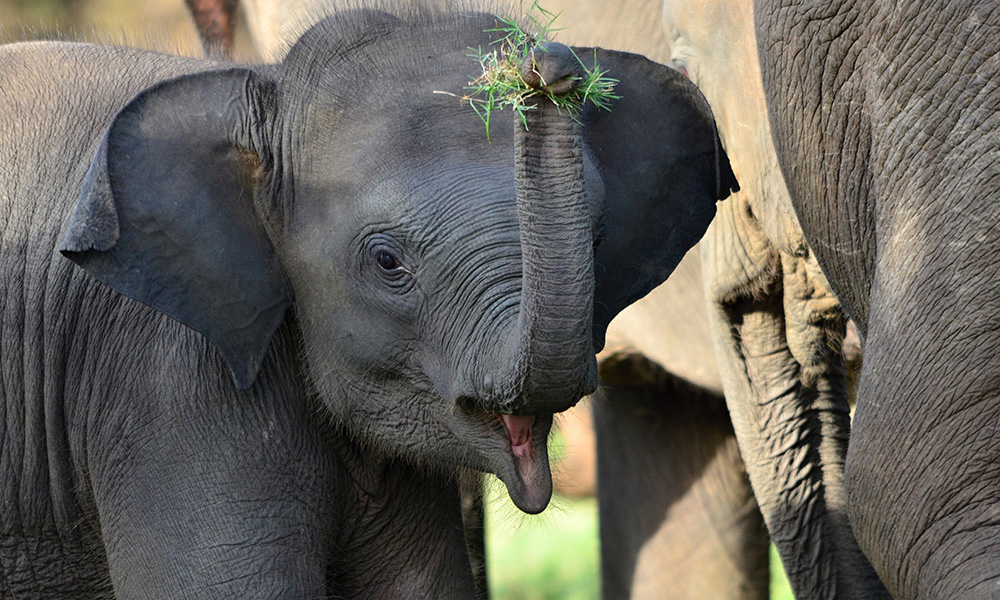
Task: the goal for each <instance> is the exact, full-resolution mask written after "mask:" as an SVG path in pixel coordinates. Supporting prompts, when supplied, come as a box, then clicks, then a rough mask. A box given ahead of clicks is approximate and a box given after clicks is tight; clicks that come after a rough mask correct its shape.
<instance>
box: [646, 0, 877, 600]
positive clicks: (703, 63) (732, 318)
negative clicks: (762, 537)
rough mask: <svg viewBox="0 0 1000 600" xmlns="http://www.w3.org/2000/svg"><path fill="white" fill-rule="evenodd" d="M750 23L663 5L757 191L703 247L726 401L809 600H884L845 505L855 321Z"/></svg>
mask: <svg viewBox="0 0 1000 600" xmlns="http://www.w3.org/2000/svg"><path fill="white" fill-rule="evenodd" d="M752 11H753V4H752V0H664V2H663V3H662V23H663V27H664V31H665V33H666V34H667V38H668V42H669V46H670V52H671V60H672V63H673V64H674V65H675V66H677V67H678V68H680V69H682V70H683V71H684V72H686V73H687V74H688V75H689V76H690V77H691V78H692V80H694V81H695V82H696V83H697V84H698V86H699V88H700V89H702V90H704V92H705V94H706V95H707V96H708V97H709V99H710V100H711V102H712V103H713V108H714V110H715V114H716V115H717V118H718V119H719V123H720V130H721V132H722V135H723V136H724V138H725V140H726V143H727V144H728V145H729V146H731V147H732V148H734V150H732V153H733V155H734V157H735V158H734V160H733V164H734V169H735V170H736V171H737V173H738V174H739V176H740V177H741V180H742V181H745V182H746V185H744V186H743V190H742V191H741V193H740V194H738V195H737V196H736V197H734V198H733V200H734V201H733V202H731V203H728V205H727V206H726V207H725V208H724V209H723V210H721V211H720V214H719V215H718V217H717V218H716V220H715V222H714V223H713V225H712V227H711V228H710V230H709V233H708V234H707V235H706V237H705V240H704V242H703V243H702V245H701V247H702V248H703V249H704V256H705V258H706V260H705V262H704V264H705V277H706V279H707V280H708V281H709V286H708V287H707V290H708V295H709V298H710V301H711V305H712V309H711V315H712V322H713V329H714V331H715V335H714V338H715V340H716V347H717V351H718V354H719V357H720V366H721V372H722V375H723V381H724V382H725V387H726V397H727V400H728V404H729V407H730V412H731V414H732V417H733V423H734V427H735V429H736V434H737V438H738V439H739V441H740V449H741V452H742V453H743V456H744V459H745V460H746V462H747V464H748V465H749V467H748V471H749V474H750V480H751V482H752V483H753V487H754V492H755V495H756V497H757V500H758V502H759V503H760V505H761V509H762V512H763V513H764V518H765V521H766V522H767V524H768V529H769V531H770V533H771V536H772V539H773V540H774V542H775V544H776V546H777V548H778V550H779V554H780V555H781V557H782V560H783V562H784V564H785V568H786V571H787V572H788V574H789V579H790V582H791V584H792V588H793V589H794V590H795V593H796V595H797V597H799V598H833V597H879V596H885V594H886V593H885V591H884V589H883V588H882V586H881V584H880V583H879V581H878V579H877V577H876V576H875V574H874V572H873V570H872V568H871V566H870V565H869V564H868V563H867V560H866V559H865V557H864V556H863V555H862V554H861V551H860V549H859V548H858V546H857V543H856V541H855V540H854V537H853V534H852V532H851V527H850V524H849V523H848V519H847V511H846V507H845V492H844V482H843V469H844V460H845V457H846V446H847V437H848V434H849V429H850V418H849V416H848V415H849V411H848V405H847V394H846V387H845V381H844V372H843V366H842V365H843V363H842V358H841V356H840V355H839V354H838V353H837V352H835V351H834V350H833V349H834V348H838V349H839V348H840V346H841V340H842V339H843V335H844V325H843V316H842V312H841V310H840V306H839V303H838V301H837V299H836V297H835V296H834V295H833V293H832V291H831V290H830V287H829V284H828V283H827V281H826V278H825V277H824V275H823V273H822V271H821V270H820V268H819V265H818V263H817V260H816V255H814V254H813V253H812V252H811V250H810V248H809V246H808V244H807V243H806V239H805V237H804V236H803V234H802V231H801V229H800V228H799V226H798V223H797V220H796V218H795V216H794V214H793V209H792V204H791V200H790V198H789V194H788V189H787V188H786V187H785V185H784V180H783V177H782V171H781V169H780V168H779V166H778V160H777V156H776V154H775V150H774V146H773V144H772V132H771V129H770V126H769V122H768V119H767V111H766V106H765V100H764V88H763V86H762V82H761V77H760V70H759V65H758V61H757V55H756V48H757V40H756V37H755V34H754V28H753V12H752Z"/></svg>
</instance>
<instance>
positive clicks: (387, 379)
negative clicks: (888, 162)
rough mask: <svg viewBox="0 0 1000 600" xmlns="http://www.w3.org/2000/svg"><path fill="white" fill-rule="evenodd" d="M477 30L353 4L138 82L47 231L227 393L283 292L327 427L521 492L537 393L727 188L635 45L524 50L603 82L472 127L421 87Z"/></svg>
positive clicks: (654, 280)
mask: <svg viewBox="0 0 1000 600" xmlns="http://www.w3.org/2000/svg"><path fill="white" fill-rule="evenodd" d="M495 28H496V22H495V17H492V16H489V15H481V14H480V15H469V14H466V15H450V16H449V15H433V14H428V15H425V16H424V17H417V18H414V19H412V20H410V21H402V20H399V19H397V18H394V17H391V16H388V15H385V14H383V13H377V12H371V11H354V12H349V13H343V14H340V15H336V16H334V17H331V18H329V19H327V20H325V21H323V22H321V23H320V24H318V25H316V26H315V27H313V28H312V29H311V30H310V31H309V32H307V33H306V34H305V35H304V36H303V38H302V39H301V40H299V42H298V43H297V44H296V46H295V47H293V49H292V51H291V52H290V53H289V55H288V57H287V58H286V59H285V61H284V63H283V64H282V65H280V66H279V68H277V69H270V68H268V69H260V70H258V69H254V68H232V69H227V70H213V71H206V72H203V73H198V74H195V75H189V76H185V77H181V78H178V79H174V80H170V81H165V82H163V83H161V84H159V85H156V86H154V87H152V88H150V89H148V90H146V91H144V92H142V93H141V94H139V96H137V97H136V98H135V99H133V100H132V101H131V102H130V103H129V104H128V105H127V106H126V107H125V108H124V109H123V110H122V111H121V112H120V113H119V114H118V116H117V117H116V118H115V120H114V123H113V124H112V125H111V127H110V129H109V130H108V132H107V134H106V137H105V139H104V143H103V144H102V146H101V150H100V152H99V153H98V155H97V157H96V158H95V159H94V161H93V164H92V166H91V170H90V172H89V174H88V177H87V181H86V183H85V184H84V190H83V194H82V196H81V200H80V204H79V206H78V208H77V213H76V215H75V216H74V220H73V222H72V224H71V226H70V229H69V231H68V233H67V236H66V239H65V242H64V248H63V251H64V252H65V253H66V255H67V256H69V257H70V258H72V259H73V260H74V261H76V262H77V263H79V264H80V265H81V266H83V267H84V268H85V269H87V270H88V271H90V272H91V273H92V274H94V275H95V276H96V277H97V278H98V279H100V280H101V281H104V282H105V283H107V284H108V285H110V286H111V287H113V288H115V289H116V290H118V291H120V292H122V293H124V294H126V295H129V296H132V297H134V298H137V299H139V300H141V301H143V302H145V303H146V304H148V305H150V306H152V307H154V308H156V309H158V310H161V311H163V312H165V313H166V314H168V315H170V316H172V317H174V318H176V319H178V320H180V321H181V322H183V323H185V324H186V325H188V326H190V327H192V328H194V329H196V330H198V331H200V332H202V333H203V334H205V335H206V336H207V337H208V338H209V339H210V340H211V341H212V342H213V343H214V344H215V346H216V347H217V348H218V349H219V351H220V352H221V353H222V355H223V356H224V357H225V358H226V361H227V362H228V364H229V366H230V368H231V370H232V373H233V377H234V381H235V383H236V385H237V386H238V387H240V388H247V387H250V386H252V385H254V381H255V378H256V373H257V371H258V369H259V368H260V365H261V363H262V361H263V360H265V356H266V354H267V349H268V345H269V344H270V340H271V337H272V335H273V333H274V331H275V329H276V328H277V327H278V325H279V324H280V323H281V322H282V321H283V320H284V319H285V318H286V310H287V308H288V307H289V306H292V307H294V311H293V312H292V314H293V315H294V318H295V319H296V321H297V324H298V328H299V330H300V331H301V333H302V340H303V342H304V356H305V361H304V362H305V364H304V375H307V376H308V377H309V378H310V380H311V381H312V383H313V384H314V386H315V388H316V390H317V391H318V392H319V394H320V396H321V397H322V399H323V401H324V403H325V405H326V406H327V408H328V409H329V410H330V411H331V412H332V414H333V416H334V417H335V419H336V420H337V421H339V422H340V423H342V424H344V425H345V426H346V427H347V428H348V429H350V430H351V431H352V432H354V434H355V435H357V436H358V437H359V438H361V439H364V440H367V441H368V442H370V443H371V444H373V445H374V446H376V447H379V448H381V449H383V450H384V451H386V452H389V453H391V454H394V455H401V456H404V457H406V458H409V459H411V460H418V461H424V462H431V463H432V464H436V465H439V466H443V467H444V468H453V467H454V466H455V465H458V464H461V465H465V466H469V467H473V468H478V469H482V470H486V471H491V472H494V473H496V474H498V475H499V476H500V478H501V479H502V480H503V481H504V482H505V483H506V484H507V487H508V489H509V490H510V492H511V497H512V499H513V500H514V501H515V503H516V504H517V505H518V506H519V507H521V508H522V509H523V510H526V511H529V512H537V511H540V510H542V509H543V508H544V507H545V505H546V504H547V502H548V498H549V495H550V493H551V481H550V477H549V470H548V459H547V454H546V437H547V434H548V431H549V427H550V426H551V422H552V413H553V412H557V411H559V410H563V409H565V408H568V407H569V406H571V405H572V404H573V403H575V402H576V401H577V400H578V399H579V398H580V397H581V396H582V395H584V394H586V393H588V392H590V391H591V390H593V388H594V387H595V386H596V383H597V382H596V368H595V363H594V352H595V349H599V346H600V345H601V344H602V342H603V332H604V330H605V328H606V327H607V324H608V322H609V321H610V319H611V318H612V317H613V316H614V314H616V313H617V311H619V310H621V309H622V308H624V306H626V305H627V304H628V303H630V302H632V301H634V300H635V299H637V298H639V297H641V296H642V295H644V294H645V293H646V292H648V291H649V290H650V289H652V287H654V286H655V285H658V284H659V283H660V282H661V281H663V280H664V279H665V278H666V276H667V275H668V274H669V272H670V271H671V270H672V269H673V267H674V266H675V265H676V263H677V262H678V261H679V260H680V258H681V256H682V255H683V254H684V253H685V252H686V251H687V249H688V248H689V247H690V246H691V245H692V244H694V242H695V241H697V239H698V238H699V237H700V236H701V235H702V233H703V232H704V230H705V228H706V227H707V225H708V222H709V220H710V219H711V217H712V215H713V214H714V202H715V200H716V199H718V198H720V197H723V196H724V195H726V194H727V193H728V191H729V190H730V189H731V188H734V187H735V185H736V184H735V180H734V179H733V177H732V173H731V171H730V170H729V167H728V162H727V160H726V157H725V154H724V153H723V152H722V150H721V149H720V148H719V145H718V139H717V137H716V135H715V131H714V126H713V122H712V119H711V116H710V113H709V111H708V108H707V106H706V105H705V103H704V101H703V100H702V99H701V98H700V96H698V94H697V92H696V91H694V90H693V88H692V87H691V86H690V85H689V84H687V83H686V82H685V81H683V79H682V78H680V77H679V76H676V75H675V74H674V73H673V72H672V71H670V70H669V69H666V68H664V67H662V66H660V65H656V64H654V63H651V62H649V61H647V60H645V59H644V58H642V57H639V56H635V55H628V54H622V53H614V52H607V51H604V50H586V49H578V50H577V51H576V54H575V55H574V53H573V52H571V51H569V49H568V48H565V47H561V48H560V47H552V48H550V52H549V53H540V52H536V53H535V55H536V59H535V60H536V65H535V66H536V67H537V72H539V73H541V74H543V79H544V78H545V77H548V78H551V79H553V81H552V82H550V83H556V82H559V81H570V80H572V76H573V75H574V74H575V73H576V72H577V71H576V70H577V69H578V67H579V64H578V63H577V62H575V61H576V56H580V57H581V58H583V59H584V60H585V61H590V63H591V64H593V62H594V61H597V62H599V63H600V64H601V65H602V66H603V67H605V68H609V69H611V71H612V72H613V73H614V75H615V76H616V77H618V78H620V79H621V80H622V84H621V86H620V93H621V95H622V97H623V98H622V100H621V101H620V102H618V103H617V104H616V105H615V106H614V108H613V109H612V111H611V112H606V111H598V110H591V109H589V108H588V109H586V110H585V112H584V113H583V115H581V117H580V118H579V120H577V119H573V118H570V117H568V116H567V115H561V114H558V113H557V111H555V110H554V108H553V106H552V105H551V104H550V103H548V101H540V102H539V103H538V105H537V107H536V109H535V110H532V111H530V112H529V113H528V130H527V131H525V130H524V129H523V128H521V127H520V126H518V127H515V126H514V119H513V117H511V116H510V115H506V118H503V117H505V115H502V114H501V115H499V117H500V118H498V116H494V122H493V123H492V124H491V139H487V137H486V131H485V129H484V127H483V125H482V123H481V122H480V121H479V119H478V117H477V116H476V114H475V113H474V112H473V111H472V110H470V109H469V108H468V107H465V106H462V105H460V104H459V102H458V101H456V100H455V99H454V98H452V97H450V96H448V95H442V94H435V93H434V92H435V91H438V90H445V91H452V90H454V91H460V90H462V89H463V88H464V87H465V86H466V85H468V82H469V81H470V79H473V78H474V77H475V75H476V74H477V69H478V68H479V67H478V65H477V64H476V63H475V62H474V61H472V60H471V59H469V58H468V57H467V53H468V50H467V49H468V48H469V47H483V48H485V47H487V46H488V45H489V44H490V43H491V42H492V41H494V40H492V39H491V38H490V36H491V35H492V34H491V33H489V30H493V29H495ZM570 57H572V60H571V59H570ZM560 61H561V62H560ZM557 85H562V84H558V83H557ZM563 87H566V88H567V89H569V88H571V87H572V86H571V85H570V86H563ZM553 90H554V91H557V90H555V87H554V86H553ZM498 121H499V122H498Z"/></svg>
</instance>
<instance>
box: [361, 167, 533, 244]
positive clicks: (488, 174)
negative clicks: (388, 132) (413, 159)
mask: <svg viewBox="0 0 1000 600" xmlns="http://www.w3.org/2000/svg"><path fill="white" fill-rule="evenodd" d="M369 183H370V185H369V186H366V187H367V189H366V191H365V192H364V193H363V194H362V195H361V198H360V199H359V201H358V205H357V210H358V211H363V212H365V213H367V215H368V216H369V218H374V219H375V220H379V221H382V222H386V223H397V224H399V225H402V226H403V227H405V228H407V229H410V230H414V231H419V232H426V235H427V236H428V237H430V238H431V239H433V240H436V241H437V243H446V242H448V241H455V240H457V239H460V238H462V237H465V236H466V235H468V232H470V231H473V232H479V233H483V234H485V233H487V232H489V231H493V230H496V231H500V230H507V229H513V230H514V231H516V230H517V205H516V200H515V192H514V179H513V173H512V171H511V170H509V169H506V170H505V169H499V168H496V167H495V166H493V165H484V164H482V163H478V164H477V163H451V164H448V165H433V164H408V165H402V166H401V168H399V169H398V170H397V171H396V172H395V173H394V175H393V176H391V177H387V178H382V179H374V180H372V181H370V182H369Z"/></svg>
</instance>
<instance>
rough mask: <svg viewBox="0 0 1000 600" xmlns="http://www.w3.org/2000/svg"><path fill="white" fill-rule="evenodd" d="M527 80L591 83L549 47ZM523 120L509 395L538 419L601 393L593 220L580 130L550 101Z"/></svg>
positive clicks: (528, 64) (563, 85)
mask: <svg viewBox="0 0 1000 600" xmlns="http://www.w3.org/2000/svg"><path fill="white" fill-rule="evenodd" d="M522 75H523V76H524V79H525V81H527V82H528V83H529V85H532V86H533V87H536V88H538V89H546V90H549V91H551V92H552V93H559V94H565V93H569V92H571V91H573V89H574V87H575V86H576V84H577V83H578V81H579V80H580V79H582V78H583V76H584V75H585V73H584V71H583V66H582V65H581V64H580V62H579V61H578V60H576V57H575V56H574V55H573V53H572V51H571V50H570V49H569V48H568V47H566V46H563V45H562V44H548V45H547V46H546V47H545V48H543V49H536V50H535V51H534V52H533V53H532V55H529V57H528V58H527V60H526V61H525V64H524V65H523V66H522ZM524 116H525V119H526V124H527V127H522V126H521V124H520V123H518V124H517V125H516V127H515V129H516V133H515V136H514V160H515V177H516V184H515V185H516V194H517V211H518V221H519V224H520V236H521V255H522V269H523V272H522V290H521V310H520V313H519V316H518V320H517V324H516V326H515V329H514V334H513V335H512V336H511V337H510V338H509V339H508V340H507V348H506V352H505V356H507V357H512V358H513V360H514V364H513V373H514V377H515V379H514V381H512V382H511V383H512V384H513V386H512V388H513V389H512V390H503V392H504V393H505V394H507V401H508V402H509V403H510V404H509V412H512V413H528V414H539V413H549V412H558V411H561V410H565V409H567V408H569V407H570V406H572V405H573V404H575V403H576V402H577V401H578V400H579V399H580V398H581V397H582V396H584V395H586V394H588V393H590V392H591V391H593V390H594V389H595V388H596V387H597V363H596V360H595V358H594V350H593V345H592V342H591V339H592V336H591V327H592V322H593V316H592V315H593V301H594V229H595V217H596V216H595V215H594V214H592V210H591V203H590V202H588V198H587V192H586V190H585V187H584V185H585V181H584V156H583V138H582V126H581V125H580V123H579V121H578V120H576V119H574V118H573V117H572V116H571V115H569V114H566V112H565V111H560V109H558V108H557V107H556V105H555V104H553V103H552V102H551V101H550V100H549V99H547V98H540V99H538V101H537V102H536V103H535V105H534V107H533V108H532V109H531V110H528V111H526V112H525V114H524ZM511 391H513V392H514V393H513V394H511V393H510V392H511ZM505 412H506V411H505Z"/></svg>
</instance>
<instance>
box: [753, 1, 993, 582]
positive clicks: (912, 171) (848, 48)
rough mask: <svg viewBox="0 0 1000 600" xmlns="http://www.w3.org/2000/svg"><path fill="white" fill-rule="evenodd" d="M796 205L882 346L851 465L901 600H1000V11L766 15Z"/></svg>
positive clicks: (767, 8) (912, 5) (872, 362)
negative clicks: (999, 363)
mask: <svg viewBox="0 0 1000 600" xmlns="http://www.w3.org/2000/svg"><path fill="white" fill-rule="evenodd" d="M754 17H755V22H756V28H757V36H758V45H759V47H760V49H761V55H760V64H761V72H762V77H763V88H764V90H765V91H766V96H767V105H768V112H769V115H770V118H771V125H772V128H773V132H774V139H775V145H776V148H777V153H778V157H779V158H780V162H781V166H782V169H783V171H784V173H785V178H786V180H787V181H788V186H789V190H790V192H791V197H792V200H793V202H794V204H795V208H796V211H797V213H798V215H799V219H800V221H801V223H802V227H803V230H804V231H805V233H806V236H807V237H808V239H809V241H810V243H811V244H812V247H813V248H814V249H815V251H816V255H817V257H818V259H819V261H820V264H822V265H823V268H824V271H825V272H826V273H827V275H828V276H829V279H830V283H831V284H832V285H833V289H834V290H835V291H836V292H837V295H838V297H839V298H840V299H841V300H842V301H843V304H844V308H845V309H846V311H847V312H848V313H849V314H850V315H851V316H852V317H853V318H854V319H855V320H856V322H857V324H858V329H859V330H860V332H861V334H862V336H863V338H864V340H865V364H864V368H863V370H862V373H861V378H860V382H859V388H858V406H857V412H856V416H855V423H854V430H853V433H852V437H851V444H850V451H849V453H848V456H847V464H846V468H845V478H846V489H847V501H848V502H847V508H848V512H849V514H850V520H851V524H852V526H853V527H854V531H855V534H856V535H857V538H858V541H859V543H860V545H861V548H862V549H863V550H864V552H865V554H866V555H867V556H868V557H869V558H870V559H871V561H872V564H873V565H874V566H875V569H876V571H877V572H878V574H879V576H880V577H881V579H882V581H883V582H885V584H886V586H887V587H888V589H889V591H890V592H892V594H893V595H894V596H896V597H898V598H996V597H998V595H1000V503H998V498H1000V445H998V444H997V437H996V427H995V424H996V423H997V422H998V421H1000V383H998V377H997V372H998V371H997V357H998V355H1000V326H998V323H997V307H998V306H1000V285H998V284H997V279H996V275H997V273H998V261H1000V259H998V256H1000V253H998V250H1000V235H998V231H1000V230H998V224H1000V204H998V202H997V199H998V182H1000V156H998V154H997V149H998V148H1000V88H998V87H997V81H998V80H1000V35H998V29H997V27H998V23H1000V5H998V4H997V3H996V2H983V1H973V0H951V1H949V2H932V1H914V0H906V1H901V2H868V1H853V0H847V1H845V0H841V1H835V2H824V3H812V2H772V1H769V0H758V1H757V2H756V3H755V6H754Z"/></svg>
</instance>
